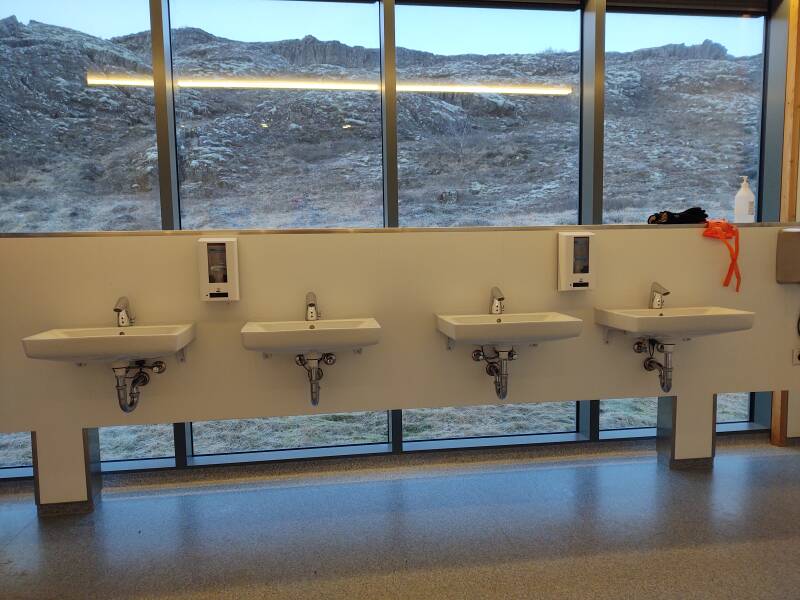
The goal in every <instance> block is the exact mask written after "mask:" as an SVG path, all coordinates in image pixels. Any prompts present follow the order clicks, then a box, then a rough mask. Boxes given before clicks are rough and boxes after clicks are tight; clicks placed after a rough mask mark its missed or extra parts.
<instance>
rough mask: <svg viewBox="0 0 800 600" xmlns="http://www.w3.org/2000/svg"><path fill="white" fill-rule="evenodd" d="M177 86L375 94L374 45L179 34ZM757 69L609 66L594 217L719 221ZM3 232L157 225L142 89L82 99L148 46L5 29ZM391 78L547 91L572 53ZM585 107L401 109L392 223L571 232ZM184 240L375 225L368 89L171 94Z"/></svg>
mask: <svg viewBox="0 0 800 600" xmlns="http://www.w3.org/2000/svg"><path fill="white" fill-rule="evenodd" d="M173 51H174V70H175V74H176V76H177V77H178V78H181V77H261V78H266V77H270V78H283V79H320V78H323V79H337V80H342V79H344V80H353V81H378V79H379V74H380V68H379V54H378V51H377V50H376V49H372V48H363V47H351V46H347V45H345V44H342V43H339V42H335V41H334V42H323V41H320V40H317V39H315V38H313V37H310V36H308V37H305V38H303V39H299V40H286V41H279V42H265V43H244V42H238V41H234V40H228V39H224V38H219V37H215V36H213V35H211V34H209V33H207V32H205V31H202V30H198V29H180V30H177V31H175V32H173ZM761 63H762V57H761V56H756V57H749V58H733V57H731V56H729V55H728V53H727V52H726V50H725V49H724V48H723V47H721V46H719V45H718V44H714V43H713V42H708V41H707V42H705V43H703V44H701V45H698V46H688V47H687V46H683V45H677V46H675V45H673V46H664V47H661V48H652V49H646V50H639V51H636V52H632V53H627V54H614V53H612V54H610V55H609V56H608V58H607V97H606V108H607V117H608V118H607V124H606V131H607V146H606V160H607V170H606V190H607V191H606V203H607V207H608V209H609V211H608V213H607V220H639V221H640V220H641V219H642V218H643V217H644V216H645V214H646V213H647V212H650V207H652V206H654V205H657V206H664V207H669V208H680V207H684V206H688V205H691V204H695V203H700V204H703V205H706V206H708V207H710V209H711V210H710V212H712V213H715V214H719V215H724V214H727V212H730V210H729V209H730V206H729V205H730V204H731V203H732V198H733V194H734V193H735V191H736V182H737V176H738V175H740V174H749V175H751V176H754V175H756V171H757V160H758V137H759V134H758V131H759V121H760V90H761V77H762V76H761ZM0 65H2V66H0V110H2V112H0V114H2V115H3V117H2V118H0V229H2V230H6V231H9V230H37V229H38V230H47V229H135V228H142V227H146V228H152V227H156V228H157V227H158V193H157V189H156V188H157V185H158V183H157V181H158V180H157V165H156V150H155V128H154V117H153V107H152V105H153V100H152V90H151V89H149V88H131V87H87V85H86V74H87V73H89V72H97V73H107V74H118V73H125V74H138V75H149V73H150V39H149V34H148V33H136V34H131V35H127V36H123V37H119V38H114V39H111V40H103V39H99V38H95V37H92V36H89V35H86V34H83V33H80V32H77V31H73V30H69V29H65V28H60V27H54V26H50V25H46V24H43V23H37V22H33V21H32V22H30V23H29V24H28V25H24V24H21V23H20V22H18V21H17V19H16V18H14V17H8V18H6V19H3V20H0ZM398 71H399V77H400V80H401V81H426V80H428V81H436V82H460V83H479V82H483V83H489V82H491V83H516V84H531V83H551V84H552V83H557V84H567V85H570V86H572V87H573V89H575V90H577V89H578V77H579V76H578V73H579V57H578V55H577V54H576V53H553V52H548V53H541V54H535V55H491V56H480V55H461V56H439V55H435V54H431V53H427V52H418V51H414V50H407V49H402V48H400V49H398ZM578 102H579V95H578V94H577V93H573V94H572V95H570V96H566V97H541V96H536V97H534V96H520V95H501V94H412V93H403V94H401V95H400V97H399V106H398V110H399V155H400V156H399V166H400V175H401V220H402V223H403V224H405V225H489V224H497V225H522V224H531V223H547V222H574V221H575V218H576V207H577V197H578V191H577V190H578V120H579V104H578ZM176 109H177V113H178V114H177V126H178V135H179V164H180V174H181V195H182V203H183V208H184V226H186V227H229V226H230V227H287V226H290V227H299V226H303V227H309V226H310V227H316V226H332V225H340V226H379V225H380V224H381V223H382V202H381V193H382V192H381V189H382V187H381V125H380V123H381V106H380V97H379V95H378V94H377V93H374V92H352V91H351V92H334V91H274V90H273V91H270V90H239V91H231V90H204V89H185V88H182V89H179V90H178V92H177V94H176Z"/></svg>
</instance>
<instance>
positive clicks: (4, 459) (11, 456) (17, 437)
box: [0, 432, 33, 469]
mask: <svg viewBox="0 0 800 600" xmlns="http://www.w3.org/2000/svg"><path fill="white" fill-rule="evenodd" d="M32 464H33V457H32V455H31V434H30V433H29V432H25V433H0V469H5V468H8V467H29V466H31V465H32Z"/></svg>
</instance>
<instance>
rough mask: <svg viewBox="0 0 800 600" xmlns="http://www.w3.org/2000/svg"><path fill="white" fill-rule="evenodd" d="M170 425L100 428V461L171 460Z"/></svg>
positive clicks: (173, 454)
mask: <svg viewBox="0 0 800 600" xmlns="http://www.w3.org/2000/svg"><path fill="white" fill-rule="evenodd" d="M173 456H175V442H174V437H173V430H172V425H171V424H170V425H127V426H122V427H101V428H100V460H130V459H140V458H172V457H173Z"/></svg>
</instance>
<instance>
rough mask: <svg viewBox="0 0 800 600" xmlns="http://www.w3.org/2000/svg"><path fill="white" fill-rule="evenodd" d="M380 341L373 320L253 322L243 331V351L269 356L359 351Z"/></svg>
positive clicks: (377, 325) (378, 331)
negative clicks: (263, 353) (264, 353)
mask: <svg viewBox="0 0 800 600" xmlns="http://www.w3.org/2000/svg"><path fill="white" fill-rule="evenodd" d="M380 339H381V326H380V324H379V323H378V322H377V321H376V320H375V319H372V318H365V319H328V320H325V319H320V320H319V321H273V322H259V323H257V322H252V323H245V326H244V327H242V344H243V345H244V347H245V348H247V349H248V350H257V351H260V352H266V353H273V352H275V353H292V354H307V353H311V352H321V353H324V352H335V351H338V350H356V349H359V348H363V347H364V346H372V345H374V344H377V343H378V342H379V341H380Z"/></svg>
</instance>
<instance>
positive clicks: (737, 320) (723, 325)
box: [594, 306, 755, 338]
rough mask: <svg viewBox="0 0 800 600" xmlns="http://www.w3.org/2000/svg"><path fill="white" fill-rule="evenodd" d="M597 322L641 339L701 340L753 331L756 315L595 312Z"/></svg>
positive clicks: (717, 310)
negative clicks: (704, 337)
mask: <svg viewBox="0 0 800 600" xmlns="http://www.w3.org/2000/svg"><path fill="white" fill-rule="evenodd" d="M594 316H595V322H596V323H597V324H598V325H603V326H604V327H608V328H610V329H618V330H620V331H624V332H627V333H631V334H634V335H637V336H641V337H653V338H659V337H681V336H684V337H697V336H701V335H714V334H718V333H727V332H729V331H742V330H745V329H750V328H751V327H753V321H754V319H755V313H752V312H748V311H746V310H736V309H734V308H723V307H721V306H695V307H687V308H620V309H612V308H595V310H594Z"/></svg>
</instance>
